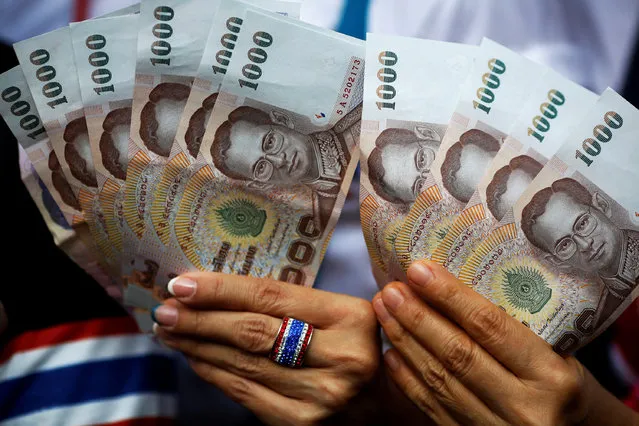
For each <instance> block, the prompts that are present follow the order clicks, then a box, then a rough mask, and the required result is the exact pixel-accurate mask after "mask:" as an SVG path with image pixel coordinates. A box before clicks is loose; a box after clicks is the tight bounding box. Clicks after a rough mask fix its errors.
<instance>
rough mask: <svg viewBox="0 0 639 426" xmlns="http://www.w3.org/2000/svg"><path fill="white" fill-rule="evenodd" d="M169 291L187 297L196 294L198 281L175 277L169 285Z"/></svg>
mask: <svg viewBox="0 0 639 426" xmlns="http://www.w3.org/2000/svg"><path fill="white" fill-rule="evenodd" d="M167 288H168V290H169V293H171V294H172V295H173V296H175V297H180V298H187V297H191V296H193V295H194V294H195V290H196V289H197V283H196V282H195V281H193V280H190V279H188V278H180V277H177V278H173V279H172V280H171V281H169V285H168V286H167Z"/></svg>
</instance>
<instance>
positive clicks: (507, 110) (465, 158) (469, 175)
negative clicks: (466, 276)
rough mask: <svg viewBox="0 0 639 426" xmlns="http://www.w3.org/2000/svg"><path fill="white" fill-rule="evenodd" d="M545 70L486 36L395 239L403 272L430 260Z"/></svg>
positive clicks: (397, 254)
mask: <svg viewBox="0 0 639 426" xmlns="http://www.w3.org/2000/svg"><path fill="white" fill-rule="evenodd" d="M544 72H545V69H544V67H542V66H541V65H539V64H536V63H534V62H533V61H531V60H529V59H527V58H525V57H523V56H521V55H518V54H517V53H515V52H513V51H511V50H509V49H507V48H505V47H503V46H501V45H499V44H497V43H495V42H494V41H491V40H489V39H486V38H484V39H483V40H482V42H481V44H480V46H479V49H478V52H477V56H476V59H475V62H474V64H473V67H472V70H471V71H470V73H469V76H468V79H467V80H466V83H465V86H464V88H463V89H462V91H461V95H460V100H459V103H458V104H457V108H456V110H455V113H454V114H453V118H452V120H451V122H450V124H449V126H448V128H447V129H446V134H445V135H444V140H443V141H442V143H441V147H440V152H439V154H438V155H437V157H436V158H435V161H433V164H432V166H431V168H430V172H429V175H430V176H428V177H427V184H425V185H424V186H423V187H422V188H421V194H420V195H419V196H418V197H417V199H416V200H415V203H414V204H413V206H412V207H411V209H410V212H409V213H408V216H407V218H406V220H405V221H404V224H403V226H402V229H401V230H400V232H399V234H398V236H397V238H396V239H395V254H396V256H397V259H398V261H399V262H400V264H401V267H402V268H403V269H404V270H405V269H407V268H408V267H409V265H410V264H411V263H412V262H413V261H415V260H420V259H430V258H431V256H432V254H433V252H434V251H435V249H436V248H437V246H439V244H440V243H441V241H442V240H443V239H444V238H445V237H446V234H447V233H448V230H449V229H450V227H451V226H452V224H453V222H454V221H455V219H456V217H457V215H459V214H460V213H461V211H462V210H463V208H464V207H465V206H466V204H467V203H468V201H470V198H471V197H472V195H473V193H474V192H475V189H476V188H477V185H478V184H479V181H480V180H481V178H482V177H483V176H484V174H485V173H486V170H487V169H488V166H489V165H490V163H491V161H492V160H493V158H494V157H495V155H497V152H498V151H499V150H500V148H501V146H502V144H503V142H504V140H505V139H506V136H507V135H508V133H509V132H510V130H511V128H512V126H513V125H514V123H515V121H516V119H517V117H518V116H519V111H520V110H521V108H522V106H523V103H524V102H525V101H526V99H527V98H528V96H529V94H530V92H531V90H532V88H533V87H534V86H535V85H536V83H537V81H538V80H539V79H540V78H541V76H542V75H543V73H544Z"/></svg>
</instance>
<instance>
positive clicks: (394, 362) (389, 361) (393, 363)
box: [384, 349, 400, 371]
mask: <svg viewBox="0 0 639 426" xmlns="http://www.w3.org/2000/svg"><path fill="white" fill-rule="evenodd" d="M384 361H385V362H386V365H387V366H388V368H390V369H391V370H392V371H395V370H397V369H398V368H399V365H400V363H399V358H397V355H395V354H394V353H393V351H391V350H390V349H389V350H387V351H386V353H385V354H384Z"/></svg>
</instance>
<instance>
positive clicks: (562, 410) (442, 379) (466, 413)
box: [373, 261, 639, 425]
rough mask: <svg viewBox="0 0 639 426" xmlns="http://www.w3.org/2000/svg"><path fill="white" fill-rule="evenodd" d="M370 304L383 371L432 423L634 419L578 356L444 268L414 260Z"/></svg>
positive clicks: (561, 422)
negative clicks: (380, 338) (403, 279)
mask: <svg viewBox="0 0 639 426" xmlns="http://www.w3.org/2000/svg"><path fill="white" fill-rule="evenodd" d="M373 307H374V309H375V312H376V314H377V317H378V319H379V321H380V323H381V325H382V327H383V329H384V332H385V333H386V335H387V336H388V338H389V339H390V341H391V342H392V344H393V346H394V348H393V349H391V350H389V351H388V352H387V353H386V354H385V356H384V359H385V365H386V373H387V374H388V375H389V376H390V377H391V378H392V380H393V381H394V383H395V384H396V385H397V386H398V387H399V388H400V389H401V390H402V391H403V392H404V393H405V394H406V395H407V396H408V398H409V399H411V400H412V401H413V403H414V404H415V405H416V406H417V407H418V408H419V409H420V410H422V411H423V412H424V413H426V414H427V415H428V416H429V417H430V418H431V419H432V420H434V421H435V423H437V424H444V425H457V424H464V425H465V424H468V425H470V424H491V425H492V424H497V425H499V424H523V425H576V424H580V425H590V424H592V425H597V424H607V425H637V424H639V415H637V414H636V413H634V412H633V411H632V410H630V409H629V408H628V407H626V406H625V405H623V404H622V403H621V402H620V401H619V400H617V399H616V398H615V397H614V396H613V395H611V394H610V393H608V392H607V391H606V390H605V389H603V387H601V385H599V384H598V383H597V382H596V380H595V379H594V378H593V377H592V375H591V374H590V373H589V372H588V371H587V370H586V369H585V368H584V367H583V366H582V365H581V364H580V363H579V362H578V361H577V360H576V359H575V358H574V357H570V356H568V357H562V356H560V355H558V354H557V353H555V352H554V351H553V350H552V348H551V346H550V345H549V344H548V343H546V342H544V341H543V340H542V339H540V338H539V337H538V336H536V335H535V334H534V333H533V332H532V331H531V330H530V329H528V328H527V327H525V326H524V325H523V324H521V323H520V322H518V321H516V320H515V319H513V318H512V317H510V316H509V315H508V314H506V313H505V312H504V311H502V310H500V309H499V308H498V307H497V306H495V305H493V304H492V303H490V302H489V301H488V300H487V299H485V298H484V297H482V296H481V295H479V294H478V293H476V292H474V291H473V290H472V289H470V288H468V287H466V286H464V285H463V284H462V283H461V282H460V281H459V280H458V279H456V278H455V277H453V276H452V275H451V274H450V273H448V272H447V271H446V270H445V268H443V267H442V266H440V265H437V264H435V263H433V262H426V261H424V262H417V263H415V264H413V265H412V266H411V268H410V269H409V270H408V284H404V283H398V282H395V283H390V284H389V285H387V286H386V287H385V288H384V289H383V290H382V292H381V293H379V294H377V295H376V296H375V298H374V299H373ZM515 348H516V349H515Z"/></svg>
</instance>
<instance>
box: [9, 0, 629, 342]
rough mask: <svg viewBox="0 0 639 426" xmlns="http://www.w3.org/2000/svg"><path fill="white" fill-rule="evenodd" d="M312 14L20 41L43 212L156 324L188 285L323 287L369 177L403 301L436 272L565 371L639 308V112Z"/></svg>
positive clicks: (375, 253)
mask: <svg viewBox="0 0 639 426" xmlns="http://www.w3.org/2000/svg"><path fill="white" fill-rule="evenodd" d="M300 6H301V0H242V1H240V0H163V1H159V0H143V1H142V2H141V3H140V4H139V5H137V6H134V7H132V8H128V9H124V10H120V11H117V12H114V13H112V14H110V15H107V16H102V17H99V18H95V19H92V20H88V21H84V22H77V23H72V24H70V25H69V26H67V27H64V28H60V29H58V30H56V31H53V32H50V33H47V34H43V35H40V36H38V37H34V38H32V39H28V40H24V41H22V42H19V43H16V44H15V46H14V48H15V51H16V54H17V56H18V59H19V62H20V66H18V67H16V68H14V69H12V70H10V71H8V72H7V73H5V74H2V75H0V94H1V101H0V113H1V114H2V116H3V118H4V119H5V121H7V123H8V125H9V127H10V128H11V129H12V131H13V132H14V134H15V136H16V138H17V139H18V142H19V144H20V146H21V149H22V150H23V158H24V159H25V167H24V168H23V169H24V170H29V171H31V172H32V173H33V174H35V175H37V179H35V180H33V182H37V184H36V183H33V182H32V183H31V184H30V185H29V189H30V191H31V193H32V196H33V197H34V199H38V200H40V203H39V206H41V210H42V211H43V212H45V213H46V212H48V211H51V208H50V207H51V206H54V207H55V211H56V212H57V215H56V218H57V219H56V220H55V221H50V227H51V228H52V231H53V232H54V235H59V237H57V238H65V237H64V235H66V234H64V232H71V233H73V231H74V230H75V231H76V232H79V230H80V229H87V230H88V232H89V235H90V237H89V238H84V239H83V240H82V243H83V244H84V246H86V250H87V253H92V256H94V257H95V258H96V260H97V261H99V263H100V265H101V268H102V270H103V271H105V273H106V275H107V276H109V277H110V279H111V280H113V281H114V284H115V285H116V286H121V287H122V288H123V289H124V290H123V291H124V295H123V298H124V303H125V304H126V305H127V306H129V307H131V309H132V312H133V313H134V314H135V315H136V317H137V318H138V319H139V323H140V325H141V327H142V328H144V329H148V328H149V326H150V323H149V321H150V320H149V317H148V310H149V309H150V308H152V307H153V306H155V305H156V304H157V303H158V302H159V301H161V300H162V299H163V298H164V297H166V286H167V283H168V282H169V281H170V280H171V279H172V278H174V277H176V276H178V275H179V274H182V273H184V272H188V271H198V270H202V271H216V272H224V273H230V274H240V275H250V276H255V277H268V278H273V279H277V280H280V281H286V282H290V283H295V284H299V285H305V286H312V285H313V282H314V279H315V276H316V274H317V271H318V268H319V266H320V263H321V261H322V259H323V257H324V254H325V252H326V248H327V246H328V243H329V240H330V237H331V235H332V232H333V230H334V228H335V225H336V223H337V220H338V219H339V215H340V212H341V210H342V207H343V204H344V201H345V198H346V195H347V193H348V190H349V187H350V186H351V180H352V177H353V175H354V172H355V169H356V168H357V166H358V162H359V160H361V171H362V173H361V174H360V176H361V182H360V183H361V187H360V205H361V211H360V213H361V222H362V230H363V233H364V239H365V241H366V244H367V246H368V250H369V254H370V257H371V264H372V267H373V273H374V275H375V278H376V280H377V281H378V283H379V285H380V286H381V285H384V284H385V283H387V282H389V281H391V280H397V279H399V280H403V279H405V278H406V275H405V271H406V270H407V268H408V267H409V266H410V265H411V263H412V262H414V261H416V260H420V259H430V260H432V261H435V262H438V263H440V264H442V265H444V266H445V267H446V268H447V269H448V270H449V271H450V272H451V273H452V274H454V275H455V276H457V277H458V278H459V279H460V280H461V281H462V282H464V283H465V284H467V285H468V286H470V287H472V288H473V289H475V290H476V291H477V292H479V293H481V294H482V295H484V296H485V297H487V298H488V299H490V300H491V301H492V302H493V303H495V304H497V305H498V306H499V307H501V308H502V309H504V310H505V311H506V312H508V313H509V314H510V315H512V316H513V317H515V318H516V319H517V320H519V321H521V322H522V323H523V324H525V325H527V326H528V327H529V328H530V329H531V330H533V331H534V332H535V333H537V334H538V335H539V336H541V337H542V338H543V339H545V340H546V341H548V342H549V343H550V344H552V345H553V347H554V348H555V349H556V350H557V351H558V352H562V353H564V352H571V351H574V350H575V349H577V348H579V347H581V346H583V345H584V344H586V343H587V342H588V341H590V340H591V339H592V338H594V337H595V336H596V335H597V334H599V333H600V332H601V331H602V330H603V329H605V328H606V327H607V326H608V325H610V324H611V323H612V322H613V321H614V319H615V318H616V317H617V316H618V315H619V314H620V313H621V312H622V311H623V310H624V309H625V307H627V306H628V305H629V304H630V303H631V302H632V300H633V299H634V298H635V297H636V296H637V294H639V286H638V285H637V284H638V283H639V279H638V278H639V196H637V195H635V194H636V191H635V190H634V188H633V184H634V183H635V182H638V181H639V172H638V171H637V170H636V167H635V165H636V164H637V163H638V162H639V150H638V149H635V148H634V147H633V143H634V141H635V140H636V139H637V137H638V135H639V111H638V110H636V109H635V108H633V107H632V106H631V105H630V104H629V103H628V102H627V101H625V100H624V99H623V98H622V97H621V96H620V95H619V94H617V93H616V92H615V91H614V90H612V89H607V90H605V91H604V92H603V93H601V94H595V93H593V92H591V91H590V90H587V89H585V88H583V87H581V86H580V85H578V84H577V83H574V82H572V81H570V80H569V79H568V78H566V77H564V76H562V75H560V74H559V73H557V72H556V71H554V70H553V69H552V68H550V67H549V66H547V65H541V64H538V63H536V62H534V61H533V60H531V59H529V58H527V57H524V56H522V55H520V54H518V53H515V52H513V51H511V50H509V49H508V48H507V47H505V46H503V45H501V44H498V43H496V42H494V41H492V40H490V39H483V40H482V42H481V43H480V44H479V45H476V46H475V45H464V44H458V43H447V42H439V41H433V40H420V39H411V38H405V37H397V36H388V35H378V34H368V35H367V38H366V41H365V42H364V41H360V40H356V39H353V38H350V37H347V36H343V35H340V34H338V33H336V32H333V31H329V30H326V29H322V28H318V27H314V26H312V25H309V24H307V23H304V22H302V21H300V20H299V15H300ZM365 62H366V63H367V66H366V68H365V67H364V63H365ZM360 136H361V141H360ZM43 200H44V201H43ZM61 223H64V224H69V225H68V226H62V225H60V224H61ZM56 226H57V228H56ZM61 226H62V228H61V229H58V228H60V227H61ZM63 231H64V232H63ZM56 233H57V234H56ZM354 267H356V266H354Z"/></svg>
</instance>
